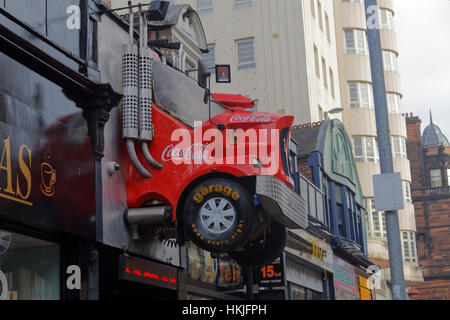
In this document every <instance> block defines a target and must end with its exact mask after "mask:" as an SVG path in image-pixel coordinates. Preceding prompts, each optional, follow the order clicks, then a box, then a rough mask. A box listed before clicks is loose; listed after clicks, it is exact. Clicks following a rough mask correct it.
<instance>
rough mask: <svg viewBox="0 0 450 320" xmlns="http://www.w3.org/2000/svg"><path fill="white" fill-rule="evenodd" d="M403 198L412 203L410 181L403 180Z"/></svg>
mask: <svg viewBox="0 0 450 320" xmlns="http://www.w3.org/2000/svg"><path fill="white" fill-rule="evenodd" d="M402 186H403V188H402V189H403V199H404V200H405V202H407V203H412V197H411V184H410V183H409V182H408V181H402Z"/></svg>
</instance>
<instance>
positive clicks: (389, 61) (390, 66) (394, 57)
mask: <svg viewBox="0 0 450 320" xmlns="http://www.w3.org/2000/svg"><path fill="white" fill-rule="evenodd" d="M383 68H384V71H392V72H398V71H399V68H398V54H397V53H396V52H394V51H392V50H383Z"/></svg>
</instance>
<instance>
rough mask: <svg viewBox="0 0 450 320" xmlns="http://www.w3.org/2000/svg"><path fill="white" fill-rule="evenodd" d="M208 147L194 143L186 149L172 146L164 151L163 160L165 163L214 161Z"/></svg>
mask: <svg viewBox="0 0 450 320" xmlns="http://www.w3.org/2000/svg"><path fill="white" fill-rule="evenodd" d="M207 147H208V144H201V143H194V144H192V145H191V146H189V147H186V148H183V147H179V146H174V145H173V144H171V145H168V146H167V147H166V148H165V149H164V151H163V153H162V155H161V159H162V161H164V162H168V161H190V160H205V159H212V156H211V154H210V151H209V150H207Z"/></svg>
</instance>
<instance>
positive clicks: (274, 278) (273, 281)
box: [255, 255, 285, 287]
mask: <svg viewBox="0 0 450 320" xmlns="http://www.w3.org/2000/svg"><path fill="white" fill-rule="evenodd" d="M256 271H257V272H256V277H255V280H256V281H255V282H256V283H257V284H258V286H260V287H277V286H284V283H285V281H284V280H285V272H284V255H283V256H282V257H279V258H278V259H276V260H275V261H274V262H272V263H271V264H269V265H267V266H264V267H260V268H258V269H257V270H256Z"/></svg>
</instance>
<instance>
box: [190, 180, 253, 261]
mask: <svg viewBox="0 0 450 320" xmlns="http://www.w3.org/2000/svg"><path fill="white" fill-rule="evenodd" d="M252 203H253V201H252V196H251V194H250V193H249V192H248V191H247V189H246V188H244V187H243V186H242V185H240V184H239V183H237V182H235V181H232V180H228V179H222V178H217V179H211V180H207V181H204V182H201V183H200V184H199V185H198V186H197V187H196V188H195V189H194V190H192V191H191V192H190V193H189V195H188V196H187V198H186V201H185V204H184V207H183V220H184V228H185V232H186V235H187V237H188V238H189V239H191V241H193V242H194V243H195V244H196V245H197V246H198V247H200V248H202V249H204V250H207V251H210V252H213V253H229V252H231V251H233V250H235V249H237V248H239V247H242V246H243V245H244V244H245V243H246V242H247V240H248V238H249V237H250V235H251V230H252V226H253V216H254V215H253V206H252Z"/></svg>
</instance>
